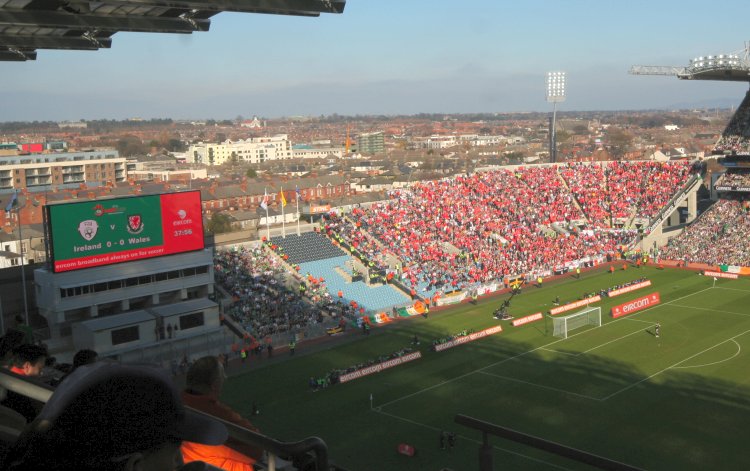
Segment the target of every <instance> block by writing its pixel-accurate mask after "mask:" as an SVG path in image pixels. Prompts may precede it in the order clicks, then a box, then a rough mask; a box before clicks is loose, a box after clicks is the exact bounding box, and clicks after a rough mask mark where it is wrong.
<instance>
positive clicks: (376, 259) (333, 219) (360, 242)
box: [323, 208, 388, 270]
mask: <svg viewBox="0 0 750 471" xmlns="http://www.w3.org/2000/svg"><path fill="white" fill-rule="evenodd" d="M362 213H363V212H362V210H361V209H360V208H354V209H352V214H353V215H354V216H357V215H359V214H362ZM323 229H324V230H325V233H326V235H327V236H328V237H330V238H331V239H333V240H336V241H338V242H344V241H345V243H346V244H348V245H349V247H350V248H351V251H352V254H354V255H355V256H358V257H359V258H360V260H363V262H372V263H373V264H374V266H375V267H376V268H377V269H379V270H385V269H386V268H387V267H388V263H387V260H386V253H387V252H386V251H384V250H383V248H382V246H381V245H380V244H378V243H377V241H375V239H374V238H373V237H372V236H371V235H369V234H368V233H367V232H365V231H363V230H362V229H361V224H360V223H357V222H354V221H352V220H350V219H348V218H345V217H341V216H339V215H338V214H336V213H329V214H326V215H325V222H324V226H323Z"/></svg>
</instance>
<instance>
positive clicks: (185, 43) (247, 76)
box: [0, 0, 750, 121]
mask: <svg viewBox="0 0 750 471" xmlns="http://www.w3.org/2000/svg"><path fill="white" fill-rule="evenodd" d="M748 18H750V2H749V1H748V0H736V1H732V0H716V1H713V2H708V1H705V0H701V1H694V0H649V1H644V0H627V1H625V0H621V1H617V2H612V1H607V0H605V1H596V0H568V1H566V0H481V1H479V0H465V1H458V2H457V1H445V0H430V1H426V0H399V1H396V0H348V1H347V5H346V9H345V11H344V13H343V14H341V15H332V14H322V15H321V16H320V17H318V18H297V17H289V16H276V15H257V14H239V13H236V14H235V13H220V14H218V15H216V16H214V17H213V18H212V21H211V30H210V31H209V32H207V33H194V34H192V35H169V34H139V33H117V34H115V35H114V37H113V41H112V48H111V49H109V50H106V49H105V50H100V51H97V52H76V51H49V50H40V51H39V53H38V57H37V60H36V61H29V62H26V63H9V62H0V77H2V79H0V80H1V82H0V84H1V85H0V90H1V91H0V99H1V100H2V101H1V102H0V103H1V104H0V121H15V120H79V119H98V118H106V119H110V118H114V119H121V118H127V117H143V118H177V119H179V118H217V119H225V118H234V117H236V116H238V115H241V116H245V117H248V118H249V117H252V116H254V115H257V116H261V117H266V118H273V117H280V116H291V115H321V114H333V113H338V114H342V115H354V114H386V115H395V114H415V113H420V112H426V113H467V112H508V111H539V110H548V109H551V105H549V104H548V103H546V101H545V97H544V92H545V76H546V73H547V72H548V71H553V70H563V71H565V72H567V75H568V86H567V101H566V102H565V103H563V104H561V105H559V106H558V110H560V111H573V110H611V109H654V108H672V107H676V106H680V107H681V106H683V105H695V106H707V107H712V106H717V105H718V106H729V105H730V104H739V102H740V101H741V99H742V97H743V96H744V93H745V91H746V90H747V89H748V84H747V83H721V82H718V83H717V82H704V81H681V80H678V79H677V78H675V77H652V76H633V75H629V74H628V70H629V68H630V66H631V65H633V64H643V65H677V66H686V65H687V64H688V60H689V59H690V58H692V57H695V56H699V55H707V54H718V53H729V52H738V51H741V50H742V49H743V48H744V45H745V44H744V43H745V41H747V40H750V34H748V27H747V20H748Z"/></svg>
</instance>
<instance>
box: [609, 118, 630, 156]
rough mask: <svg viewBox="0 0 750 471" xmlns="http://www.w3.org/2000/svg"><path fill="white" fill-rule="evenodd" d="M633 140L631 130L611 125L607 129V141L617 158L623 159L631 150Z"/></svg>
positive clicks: (611, 151)
mask: <svg viewBox="0 0 750 471" xmlns="http://www.w3.org/2000/svg"><path fill="white" fill-rule="evenodd" d="M632 142H633V135H632V134H630V133H629V132H627V131H625V130H623V129H620V128H615V127H612V126H610V127H609V129H608V130H607V143H608V144H609V150H610V153H611V154H612V156H613V157H614V158H615V159H618V160H619V159H621V158H622V157H623V156H624V155H625V154H626V153H627V152H628V151H629V150H630V145H631V144H632Z"/></svg>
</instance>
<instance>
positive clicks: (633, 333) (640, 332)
mask: <svg viewBox="0 0 750 471" xmlns="http://www.w3.org/2000/svg"><path fill="white" fill-rule="evenodd" d="M651 324H654V323H653V322H652V323H651ZM642 333H643V330H640V329H639V330H636V331H635V332H631V333H629V334H627V335H623V336H622V337H618V338H616V339H612V340H610V341H609V342H604V343H603V344H601V345H597V346H596V347H592V348H589V349H588V350H584V351H582V352H581V353H580V354H581V355H583V354H585V353H588V352H593V351H594V350H596V349H597V348H602V347H606V346H607V345H609V344H610V343H614V342H619V341H620V340H622V339H624V338H628V337H630V336H631V335H635V334H642Z"/></svg>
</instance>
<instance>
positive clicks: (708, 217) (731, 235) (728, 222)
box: [659, 199, 750, 267]
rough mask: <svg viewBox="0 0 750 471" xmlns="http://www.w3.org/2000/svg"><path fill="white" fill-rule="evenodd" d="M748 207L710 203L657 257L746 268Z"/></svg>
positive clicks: (749, 248) (730, 202)
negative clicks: (711, 204)
mask: <svg viewBox="0 0 750 471" xmlns="http://www.w3.org/2000/svg"><path fill="white" fill-rule="evenodd" d="M749 208H750V206H749V205H748V202H747V201H741V200H736V199H722V200H719V201H717V202H716V203H714V205H713V206H711V208H709V209H708V210H707V211H706V212H705V213H703V214H702V215H701V216H700V217H699V218H698V219H697V220H696V221H695V222H693V223H692V224H691V225H690V226H688V227H687V228H686V229H685V230H684V231H683V232H682V233H681V234H680V235H678V236H677V237H675V238H673V239H671V240H670V241H669V243H668V244H667V245H666V246H665V247H664V248H663V249H662V250H661V252H660V254H659V257H660V258H663V259H667V260H678V261H684V262H702V263H708V264H710V265H739V266H745V267H747V266H750V244H748V240H750V239H749V237H750V210H749Z"/></svg>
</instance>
